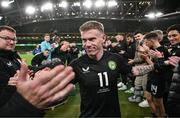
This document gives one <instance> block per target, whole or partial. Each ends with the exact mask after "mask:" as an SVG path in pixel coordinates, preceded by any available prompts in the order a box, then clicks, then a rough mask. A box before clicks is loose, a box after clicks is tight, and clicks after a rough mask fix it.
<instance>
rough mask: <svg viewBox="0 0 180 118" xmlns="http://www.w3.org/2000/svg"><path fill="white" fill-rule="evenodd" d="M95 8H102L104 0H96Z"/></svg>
mask: <svg viewBox="0 0 180 118" xmlns="http://www.w3.org/2000/svg"><path fill="white" fill-rule="evenodd" d="M95 6H96V7H104V6H105V2H104V0H97V1H96V2H95Z"/></svg>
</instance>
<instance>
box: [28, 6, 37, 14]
mask: <svg viewBox="0 0 180 118" xmlns="http://www.w3.org/2000/svg"><path fill="white" fill-rule="evenodd" d="M35 11H36V9H35V8H34V7H33V6H27V7H26V10H25V12H26V13H27V14H29V15H32V14H34V13H35Z"/></svg>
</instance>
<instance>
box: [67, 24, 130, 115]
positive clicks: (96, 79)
mask: <svg viewBox="0 0 180 118" xmlns="http://www.w3.org/2000/svg"><path fill="white" fill-rule="evenodd" d="M80 33H81V37H82V43H83V47H84V48H85V50H86V54H85V55H83V56H81V57H80V58H79V59H76V60H74V61H73V62H71V63H70V66H72V67H73V70H74V72H75V79H74V81H73V83H77V82H78V84H79V87H80V96H81V113H80V117H120V116H121V113H120V107H119V100H118V90H117V78H118V77H119V73H130V72H131V67H130V66H129V65H127V63H125V60H124V58H123V57H122V56H120V55H118V54H113V53H110V52H106V51H104V50H103V43H104V41H105V34H104V27H103V25H102V24H101V23H100V22H97V21H87V22H86V23H84V24H83V25H81V27H80ZM112 101H113V102H112Z"/></svg>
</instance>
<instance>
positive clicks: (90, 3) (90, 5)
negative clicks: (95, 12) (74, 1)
mask: <svg viewBox="0 0 180 118" xmlns="http://www.w3.org/2000/svg"><path fill="white" fill-rule="evenodd" d="M83 6H85V7H86V8H88V9H90V8H91V7H92V1H91V0H86V1H84V2H83Z"/></svg>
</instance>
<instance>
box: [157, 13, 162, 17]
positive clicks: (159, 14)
mask: <svg viewBox="0 0 180 118" xmlns="http://www.w3.org/2000/svg"><path fill="white" fill-rule="evenodd" d="M162 15H163V13H162V12H157V13H156V14H155V16H156V17H160V16H162Z"/></svg>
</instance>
